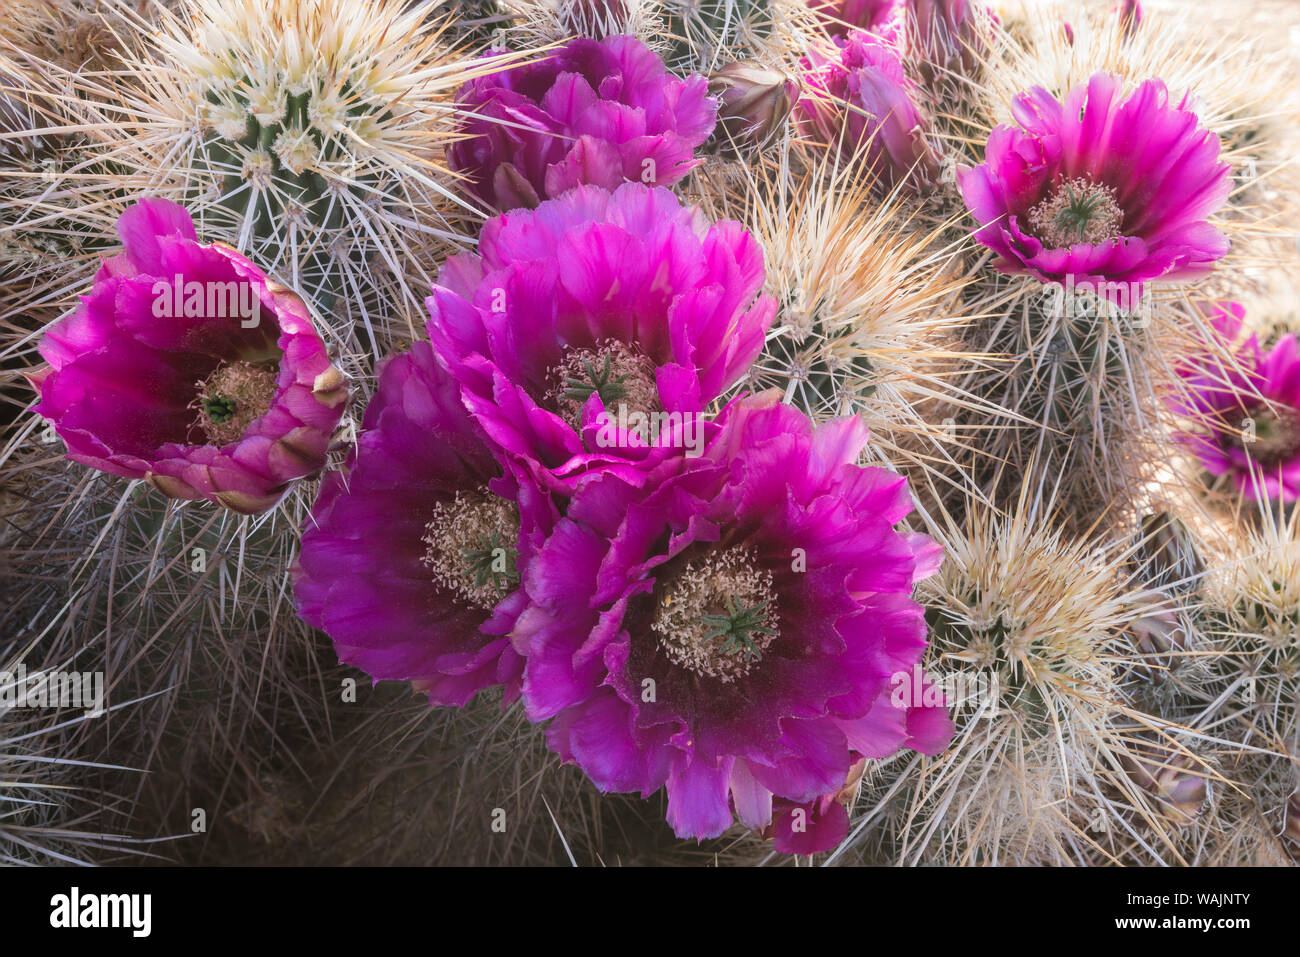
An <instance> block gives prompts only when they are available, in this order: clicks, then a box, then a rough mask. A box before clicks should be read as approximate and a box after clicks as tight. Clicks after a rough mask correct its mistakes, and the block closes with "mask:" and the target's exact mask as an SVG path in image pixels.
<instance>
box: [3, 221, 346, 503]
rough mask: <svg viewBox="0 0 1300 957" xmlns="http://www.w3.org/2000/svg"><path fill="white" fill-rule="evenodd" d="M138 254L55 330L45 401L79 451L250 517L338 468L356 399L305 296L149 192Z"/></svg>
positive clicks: (126, 246) (124, 226)
mask: <svg viewBox="0 0 1300 957" xmlns="http://www.w3.org/2000/svg"><path fill="white" fill-rule="evenodd" d="M117 230H118V234H119V235H120V236H121V238H122V245H123V251H122V253H121V254H120V255H118V256H115V257H113V258H112V259H109V260H107V261H106V262H105V263H104V264H103V265H102V266H101V267H100V270H99V272H98V274H97V275H96V276H95V280H94V285H93V286H92V288H91V290H90V293H89V294H88V295H86V296H83V297H81V303H80V305H79V306H78V307H77V308H76V310H75V311H74V312H73V313H72V314H71V315H69V316H68V317H66V318H65V319H62V320H60V321H59V322H58V323H56V324H55V325H54V326H52V327H51V328H50V329H49V330H48V331H47V332H46V334H45V337H44V338H43V339H42V340H41V345H40V352H41V356H42V357H43V358H44V359H45V360H46V362H47V363H49V364H48V365H47V366H45V367H42V368H41V369H39V370H37V371H36V372H35V373H33V374H32V375H31V376H29V378H30V379H31V381H32V383H33V385H34V386H36V387H37V388H38V389H39V391H40V402H39V403H38V404H37V405H36V407H35V409H36V411H37V412H39V413H40V414H41V415H43V416H45V417H46V418H47V419H49V420H50V421H51V422H52V423H53V425H54V428H55V430H56V431H57V432H58V434H59V436H60V437H61V438H62V439H63V440H64V442H66V443H67V446H68V458H70V459H72V460H73V461H74V462H80V463H82V464H84V465H89V466H92V467H93V468H97V469H101V470H102V471H105V472H111V473H113V474H114V475H125V476H128V477H130V478H138V479H146V480H148V481H149V482H150V483H151V484H152V485H154V486H155V487H156V488H158V489H159V490H160V491H162V492H163V493H164V494H166V495H170V496H172V497H174V498H186V499H198V498H207V499H210V500H211V501H213V502H216V503H217V504H219V505H224V506H226V507H227V508H230V509H233V510H234V511H237V512H243V513H255V512H261V511H264V510H265V509H268V508H270V507H271V506H273V505H274V504H275V503H276V502H277V501H278V500H279V499H280V497H281V496H282V495H283V494H284V492H285V490H286V489H288V487H289V485H290V484H291V483H292V482H293V481H294V480H295V479H298V478H302V477H303V476H305V475H309V474H311V473H312V472H315V471H317V470H318V469H320V468H321V467H322V466H323V465H324V464H325V457H326V450H327V448H328V446H329V441H330V436H331V434H332V432H333V431H334V428H335V426H337V425H338V422H339V419H340V417H341V416H342V414H343V410H344V407H345V404H346V401H347V389H346V386H345V384H344V381H343V377H342V376H341V375H340V374H339V372H338V370H336V369H334V368H333V367H332V366H331V365H330V362H329V358H328V356H327V355H326V353H325V345H324V343H322V342H321V339H320V336H319V335H317V334H316V331H315V329H313V328H312V323H311V319H310V317H309V316H308V314H307V308H306V307H305V306H304V305H303V302H302V300H301V299H299V298H298V297H297V296H295V295H294V294H293V293H291V292H289V291H288V290H287V289H285V288H283V287H282V286H278V285H276V284H275V283H274V282H272V281H271V280H270V279H268V278H267V277H266V275H265V274H264V273H263V272H262V271H261V270H260V269H258V268H257V267H256V266H255V265H253V263H252V262H250V261H249V260H248V259H246V258H245V257H243V256H242V255H240V254H239V253H237V252H235V250H233V249H231V248H229V247H228V246H224V245H221V244H212V245H204V244H202V243H200V242H198V239H197V237H196V235H195V232H194V223H193V221H192V220H191V219H190V215H189V213H187V212H186V211H185V210H184V209H183V208H182V207H180V206H178V205H176V204H175V203H171V202H167V201H164V200H159V199H145V200H141V201H140V202H139V203H136V204H135V205H134V206H132V207H131V208H130V209H128V210H126V212H124V213H123V214H122V216H121V218H120V219H119V220H118V224H117Z"/></svg>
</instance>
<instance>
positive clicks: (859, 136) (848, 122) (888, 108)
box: [799, 30, 939, 191]
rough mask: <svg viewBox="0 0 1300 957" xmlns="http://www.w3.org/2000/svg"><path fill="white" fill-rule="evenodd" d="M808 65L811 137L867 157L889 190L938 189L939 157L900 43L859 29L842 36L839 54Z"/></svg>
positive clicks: (803, 107) (804, 113)
mask: <svg viewBox="0 0 1300 957" xmlns="http://www.w3.org/2000/svg"><path fill="white" fill-rule="evenodd" d="M802 63H803V67H804V69H805V71H806V72H805V73H804V96H803V98H802V99H800V101H799V113H800V127H801V129H802V131H803V133H804V135H805V136H807V137H809V138H810V139H813V140H816V141H818V142H819V143H822V144H824V145H825V146H827V147H828V148H830V149H832V150H839V151H840V152H841V153H842V154H843V155H844V156H845V158H850V157H857V158H859V159H860V160H861V161H863V162H865V163H866V164H867V165H868V166H870V167H871V168H872V169H873V170H874V171H875V173H876V175H877V177H878V181H879V182H880V183H881V185H882V186H884V187H886V188H890V187H893V186H895V185H897V184H900V183H905V184H907V186H908V187H909V188H911V189H913V190H917V191H923V190H926V189H929V188H930V187H931V186H932V185H933V184H934V182H935V181H936V179H937V178H938V174H939V161H938V157H937V156H936V155H935V153H934V150H933V149H932V148H931V146H930V144H929V143H928V142H927V141H926V138H925V134H926V126H927V123H926V121H925V119H924V117H923V116H922V114H921V111H920V109H919V108H918V106H917V101H916V99H915V97H916V94H917V90H916V88H915V86H914V85H913V84H912V82H911V81H910V80H908V79H907V77H906V76H905V75H904V73H903V64H902V62H901V61H900V60H899V56H898V49H897V48H896V47H895V46H894V45H893V44H891V43H889V42H886V41H885V40H882V39H880V38H879V37H875V36H872V35H871V34H869V33H866V32H863V31H861V30H859V31H855V32H854V33H851V34H849V35H848V37H846V38H845V37H837V38H836V40H835V47H834V51H833V52H830V53H827V52H822V51H813V52H812V53H810V54H809V55H808V57H807V59H805V60H803V61H802Z"/></svg>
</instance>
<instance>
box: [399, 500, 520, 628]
mask: <svg viewBox="0 0 1300 957" xmlns="http://www.w3.org/2000/svg"><path fill="white" fill-rule="evenodd" d="M425 532H426V533H427V534H426V535H425V536H424V539H423V541H424V542H425V543H426V544H427V545H428V546H429V548H428V550H427V551H426V552H425V553H424V558H423V559H422V561H423V562H424V564H425V566H426V567H428V569H429V570H430V571H431V572H432V573H433V580H434V582H435V583H437V584H438V585H441V586H442V587H443V588H446V589H448V590H449V591H451V592H453V593H455V594H456V595H457V596H458V597H460V598H461V599H463V600H465V601H466V602H468V603H469V604H471V605H473V606H475V607H477V608H483V609H491V608H492V607H493V606H494V605H496V604H497V602H499V601H501V599H502V598H505V597H506V596H507V595H508V594H510V593H511V592H512V591H514V590H515V588H517V587H518V585H519V570H518V567H517V562H518V559H519V549H518V543H519V511H518V509H517V508H516V507H515V505H514V504H512V503H511V502H508V501H506V500H505V499H503V498H501V497H500V496H499V495H493V494H492V493H491V492H489V491H488V490H487V489H486V488H479V489H475V490H473V491H468V492H457V493H456V494H455V496H454V497H452V498H449V499H444V500H443V501H441V502H439V503H438V504H437V505H436V506H435V507H434V510H433V519H432V520H431V521H430V522H429V524H428V525H426V526H425Z"/></svg>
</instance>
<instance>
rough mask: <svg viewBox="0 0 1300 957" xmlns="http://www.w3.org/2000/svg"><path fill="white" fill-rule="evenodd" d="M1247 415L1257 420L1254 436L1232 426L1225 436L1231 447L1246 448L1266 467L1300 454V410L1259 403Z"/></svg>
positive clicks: (1274, 466)
mask: <svg viewBox="0 0 1300 957" xmlns="http://www.w3.org/2000/svg"><path fill="white" fill-rule="evenodd" d="M1246 418H1247V419H1248V420H1249V421H1251V422H1254V423H1255V432H1254V435H1253V436H1251V435H1250V433H1249V432H1247V433H1245V434H1243V433H1241V432H1238V431H1237V430H1236V429H1229V430H1228V431H1227V432H1226V433H1224V439H1225V441H1226V443H1227V444H1228V445H1229V446H1230V447H1233V448H1238V449H1243V450H1244V451H1245V452H1246V454H1247V455H1249V456H1250V457H1251V458H1252V459H1253V460H1254V461H1255V462H1256V464H1258V465H1260V466H1262V467H1263V468H1265V469H1270V468H1276V467H1277V466H1279V465H1282V464H1283V463H1285V462H1289V461H1291V460H1292V459H1293V458H1295V457H1296V456H1297V455H1300V410H1296V409H1293V408H1291V407H1290V406H1284V405H1279V406H1275V407H1273V408H1270V407H1269V406H1267V405H1264V404H1263V403H1258V402H1257V403H1255V404H1253V405H1251V406H1249V407H1248V408H1247V409H1246Z"/></svg>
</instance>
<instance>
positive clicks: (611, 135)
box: [447, 35, 717, 211]
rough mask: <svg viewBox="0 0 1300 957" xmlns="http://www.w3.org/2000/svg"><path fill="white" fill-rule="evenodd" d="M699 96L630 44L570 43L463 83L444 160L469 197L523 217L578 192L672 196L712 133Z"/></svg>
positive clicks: (693, 80) (707, 107) (700, 80)
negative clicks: (457, 128) (456, 131)
mask: <svg viewBox="0 0 1300 957" xmlns="http://www.w3.org/2000/svg"><path fill="white" fill-rule="evenodd" d="M489 55H491V54H489ZM707 87H708V81H707V80H706V79H705V78H704V77H702V76H691V77H688V78H686V79H684V80H683V79H679V78H677V77H675V76H673V75H671V74H670V73H668V71H667V69H666V68H665V67H664V64H663V61H662V60H661V59H660V58H659V56H658V55H657V54H656V53H655V52H654V51H653V50H651V49H650V48H649V47H647V46H646V45H645V44H643V43H642V42H641V41H640V40H637V39H636V38H635V37H631V36H622V35H620V36H611V37H606V38H605V39H603V40H593V39H589V38H586V37H579V38H577V39H574V40H570V41H569V42H568V43H566V44H565V45H564V46H563V47H561V48H560V49H558V50H555V51H553V52H551V53H549V54H548V55H547V56H546V58H545V59H542V60H538V61H536V62H530V63H526V64H523V65H521V66H515V67H511V68H509V69H503V70H500V71H498V72H496V73H491V74H488V75H487V76H483V77H480V78H478V79H475V80H471V81H470V82H468V83H466V84H465V86H464V87H463V88H462V89H461V91H460V95H459V102H460V106H461V107H462V108H463V109H464V110H466V111H468V112H469V114H470V115H469V117H468V119H467V121H466V126H465V130H464V132H465V134H466V138H465V139H463V140H459V141H457V142H456V143H454V144H453V145H452V146H451V148H450V149H449V150H448V151H447V159H448V162H449V164H450V166H451V169H452V170H453V171H454V172H456V173H461V174H464V175H465V176H466V177H467V178H468V182H467V188H468V189H469V190H470V192H472V193H473V195H475V196H477V197H478V198H479V199H480V200H482V201H483V202H484V203H485V204H486V205H488V206H490V207H492V208H494V209H497V210H501V211H506V210H510V209H516V208H519V207H527V208H530V209H531V208H533V207H536V206H537V204H538V203H540V202H542V201H543V200H546V199H553V198H555V197H558V196H560V195H562V194H563V193H564V192H565V191H567V190H570V189H572V188H573V187H575V186H578V185H581V184H589V185H594V186H603V187H604V188H605V189H609V190H612V189H615V188H616V187H617V186H619V185H620V184H621V183H623V182H625V181H628V180H631V181H635V182H641V183H648V184H650V185H653V186H671V185H672V184H673V183H676V182H677V181H678V180H680V179H681V178H682V177H683V176H685V175H686V174H687V173H688V172H690V171H691V170H692V169H693V168H694V167H695V166H696V165H697V164H698V162H699V161H698V160H696V159H695V148H696V147H697V146H700V145H701V144H702V143H704V141H705V140H707V139H708V138H709V134H710V133H712V132H713V126H714V122H715V119H716V111H717V107H716V105H715V104H714V102H713V100H712V99H710V97H709V96H708V91H707Z"/></svg>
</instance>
